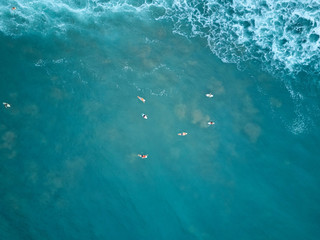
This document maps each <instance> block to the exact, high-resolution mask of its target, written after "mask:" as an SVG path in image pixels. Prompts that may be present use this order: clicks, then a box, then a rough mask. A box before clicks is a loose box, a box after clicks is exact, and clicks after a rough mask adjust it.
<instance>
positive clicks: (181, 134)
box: [178, 132, 188, 136]
mask: <svg viewBox="0 0 320 240" xmlns="http://www.w3.org/2000/svg"><path fill="white" fill-rule="evenodd" d="M187 134H188V133H186V132H182V133H178V135H179V136H185V135H187Z"/></svg>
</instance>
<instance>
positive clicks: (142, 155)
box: [138, 154, 148, 158]
mask: <svg viewBox="0 0 320 240" xmlns="http://www.w3.org/2000/svg"><path fill="white" fill-rule="evenodd" d="M138 157H141V158H148V154H138Z"/></svg>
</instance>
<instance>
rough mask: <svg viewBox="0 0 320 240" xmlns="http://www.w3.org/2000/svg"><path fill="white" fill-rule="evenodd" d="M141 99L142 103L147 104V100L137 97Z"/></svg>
mask: <svg viewBox="0 0 320 240" xmlns="http://www.w3.org/2000/svg"><path fill="white" fill-rule="evenodd" d="M137 97H138V98H139V99H140V101H142V102H143V103H145V102H146V100H145V99H144V98H142V97H139V96H137Z"/></svg>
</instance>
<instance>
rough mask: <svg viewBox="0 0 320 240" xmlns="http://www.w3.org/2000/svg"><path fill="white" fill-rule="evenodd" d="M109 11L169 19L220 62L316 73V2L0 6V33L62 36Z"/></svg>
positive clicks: (319, 14) (319, 28) (319, 12)
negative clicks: (252, 62)
mask: <svg viewBox="0 0 320 240" xmlns="http://www.w3.org/2000/svg"><path fill="white" fill-rule="evenodd" d="M11 6H17V10H16V11H14V12H13V11H12V10H11V8H10V7H11ZM110 12H133V13H136V14H137V15H138V16H139V17H142V18H143V17H146V15H147V16H148V17H151V18H154V19H156V20H163V19H169V20H171V21H172V22H173V24H174V27H173V32H174V33H178V34H181V35H183V36H186V37H195V36H200V37H203V38H205V39H206V40H207V42H208V46H209V47H210V49H211V51H212V52H213V53H214V54H216V55H217V56H218V57H219V58H220V59H221V60H222V61H223V62H228V63H237V64H241V63H242V62H243V61H247V60H259V61H261V62H263V63H266V64H267V66H265V68H267V69H271V70H280V71H282V70H286V71H288V72H289V73H294V74H297V73H299V72H300V71H307V72H313V73H316V74H318V73H319V71H320V65H319V59H320V56H319V52H320V51H319V50H320V40H319V36H320V2H317V1H313V0H302V1H301V0H293V1H269V0H266V1H265V0H263V1H247V0H245V1H242V0H241V1H198V0H194V1H178V0H176V1H159V0H157V1H151V0H149V1H129V0H128V1H126V0H125V1H112V0H111V1H98V0H96V1H94V0H91V1H90V0H79V1H73V0H69V1H61V0H57V1H50V0H44V1H18V2H17V1H11V2H5V1H4V2H2V3H1V25H0V30H1V31H2V32H3V33H5V34H7V35H10V36H19V35H21V34H24V33H30V32H40V33H41V34H48V33H50V32H56V33H58V34H62V33H63V32H65V31H67V30H68V29H70V28H71V29H72V28H75V27H79V24H94V23H96V24H103V18H104V17H105V16H106V15H108V14H109V13H110Z"/></svg>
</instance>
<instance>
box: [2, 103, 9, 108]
mask: <svg viewBox="0 0 320 240" xmlns="http://www.w3.org/2000/svg"><path fill="white" fill-rule="evenodd" d="M2 104H3V105H4V107H5V108H9V107H11V105H10V104H9V103H6V102H3V103H2Z"/></svg>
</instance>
